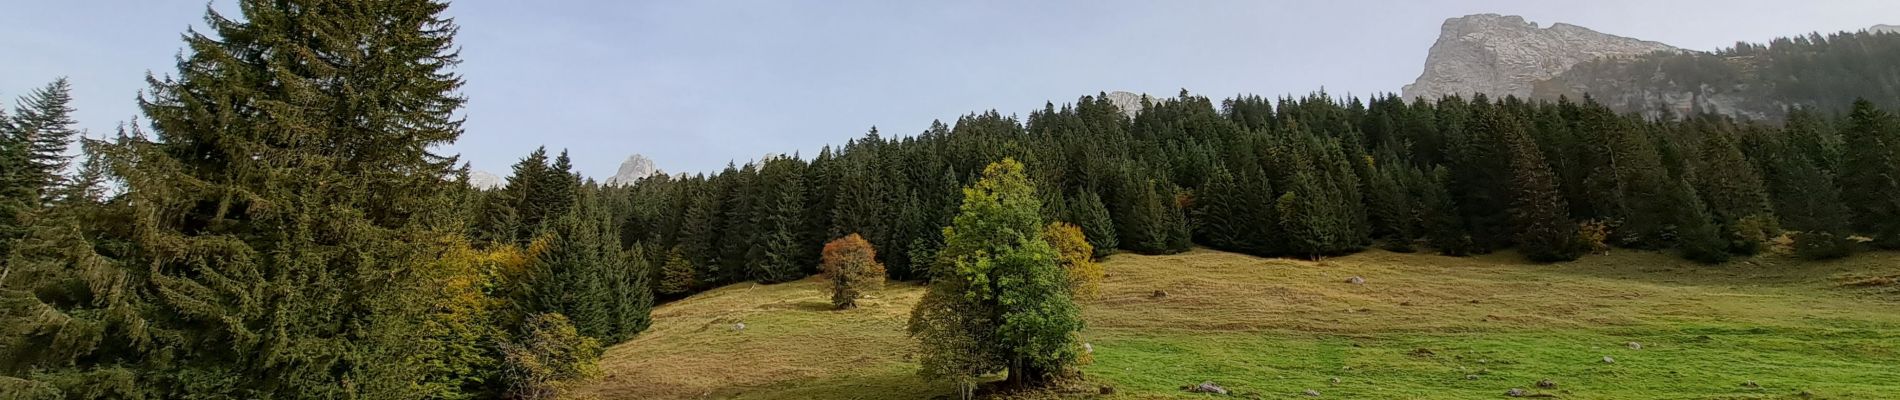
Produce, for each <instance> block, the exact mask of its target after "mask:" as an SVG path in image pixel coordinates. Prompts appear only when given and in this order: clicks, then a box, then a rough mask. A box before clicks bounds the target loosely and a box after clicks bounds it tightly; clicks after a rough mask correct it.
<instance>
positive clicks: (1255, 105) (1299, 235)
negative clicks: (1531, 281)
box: [491, 93, 1900, 297]
mask: <svg viewBox="0 0 1900 400" xmlns="http://www.w3.org/2000/svg"><path fill="white" fill-rule="evenodd" d="M1894 121H1895V117H1894V116H1893V115H1892V114H1891V113H1889V112H1885V111H1882V110H1879V109H1877V108H1875V107H1873V106H1872V105H1871V104H1870V103H1868V102H1864V101H1863V102H1859V103H1856V104H1855V106H1854V107H1853V110H1852V112H1851V113H1848V114H1845V116H1843V117H1840V118H1834V117H1830V116H1828V115H1823V114H1820V113H1817V112H1813V111H1806V110H1795V111H1794V112H1793V113H1791V116H1790V120H1789V121H1788V122H1787V123H1786V124H1785V125H1782V126H1772V125H1766V124H1761V123H1753V122H1746V121H1736V120H1732V119H1728V118H1723V117H1717V116H1710V115H1701V116H1694V117H1689V118H1683V119H1675V120H1644V119H1641V118H1639V117H1636V116H1632V115H1619V114H1617V113H1615V112H1614V111H1612V110H1611V109H1610V108H1609V107H1606V106H1604V105H1601V104H1597V103H1595V102H1593V101H1590V100H1588V99H1584V100H1583V101H1581V102H1574V101H1568V100H1562V101H1557V102H1526V101H1520V100H1518V99H1515V98H1507V99H1504V100H1498V101H1492V100H1489V99H1486V98H1484V97H1483V96H1479V97H1478V98H1474V99H1461V98H1457V97H1450V98H1446V99H1443V100H1441V101H1437V102H1410V103H1408V102H1405V101H1403V100H1400V99H1398V98H1396V97H1390V96H1388V97H1381V98H1376V99H1373V100H1371V101H1370V102H1362V101H1360V100H1358V99H1343V100H1342V99H1335V98H1331V97H1328V96H1326V95H1324V94H1316V95H1312V96H1307V97H1303V98H1285V99H1279V100H1277V101H1269V100H1266V99H1262V98H1259V97H1253V96H1242V97H1236V98H1232V99H1228V100H1225V101H1222V102H1220V104H1219V105H1218V106H1217V105H1216V104H1214V103H1213V102H1212V101H1211V100H1209V99H1207V98H1205V97H1198V96H1191V95H1188V94H1186V93H1183V94H1182V95H1181V96H1179V97H1177V98H1173V99H1163V100H1156V101H1152V102H1150V103H1149V104H1148V105H1147V106H1146V109H1144V110H1142V111H1141V112H1140V113H1138V114H1136V115H1134V116H1133V117H1132V118H1131V117H1129V116H1128V115H1126V114H1124V113H1123V112H1122V110H1120V109H1119V108H1116V107H1115V106H1113V105H1111V104H1109V103H1108V102H1107V101H1105V100H1102V98H1101V97H1098V96H1086V97H1082V98H1081V99H1079V100H1078V101H1077V102H1076V103H1074V104H1072V105H1066V106H1063V107H1059V108H1058V107H1056V106H1054V105H1053V104H1051V105H1049V106H1046V107H1045V108H1044V109H1042V110H1037V111H1034V112H1032V113H1030V114H1029V116H1028V118H1027V119H1026V121H1019V120H1018V119H1016V118H1014V117H1007V116H1003V115H1001V114H999V113H996V112H993V111H992V112H985V113H976V114H970V115H966V116H964V117H962V118H960V119H959V120H958V121H957V122H956V123H955V124H954V125H948V124H942V123H936V124H932V126H931V128H929V129H928V130H925V131H924V132H922V133H920V134H918V135H914V136H908V137H885V136H883V135H881V134H880V133H879V132H878V131H877V130H875V129H873V130H872V131H871V132H870V133H868V134H866V135H865V136H863V137H861V138H857V139H854V140H851V141H849V142H847V143H846V144H845V145H844V146H842V147H839V148H826V149H824V150H823V151H821V152H820V153H819V154H818V155H817V156H816V157H812V158H811V159H810V160H809V161H807V160H805V159H801V158H798V157H785V158H775V159H769V160H764V161H762V162H755V163H748V164H746V165H743V166H729V167H728V168H726V169H725V171H723V172H720V173H716V174H694V175H673V176H666V175H660V176H654V177H651V178H648V179H645V180H642V181H640V182H638V183H637V184H634V185H631V186H629V187H607V188H602V190H603V191H605V193H606V194H603V196H604V197H622V198H626V199H627V201H625V202H622V203H618V204H622V205H625V206H627V207H628V208H627V209H625V210H621V211H616V212H614V214H617V215H624V216H625V217H624V218H621V219H620V220H621V223H622V224H623V225H621V226H622V229H621V232H623V235H622V239H623V240H625V241H626V242H627V245H629V246H635V245H636V244H638V246H636V247H642V248H648V249H663V250H662V251H648V252H645V254H646V255H647V256H648V261H647V263H648V264H650V265H665V266H667V268H663V269H659V270H657V271H656V272H655V274H656V276H655V277H654V278H653V279H655V280H657V281H661V282H666V284H662V285H661V287H662V288H663V289H662V293H663V294H665V295H668V296H675V297H677V296H680V295H684V294H687V293H690V292H692V291H695V290H698V289H703V288H709V287H715V286H719V285H724V284H728V283H733V282H738V281H746V280H761V281H765V282H777V281H783V280H788V279H794V278H798V277H802V276H805V275H806V274H809V273H811V272H813V271H812V269H813V266H815V265H816V262H814V260H815V259H816V258H817V254H816V253H817V249H818V248H820V247H821V246H822V244H823V243H824V241H826V240H828V239H831V238H837V237H841V236H843V235H847V234H853V233H855V234H859V235H862V237H863V238H864V239H865V240H867V241H869V242H870V243H871V244H872V246H873V247H875V248H876V249H878V250H877V254H878V258H879V261H880V262H882V263H884V264H885V265H887V266H889V269H890V274H891V277H892V278H894V279H911V280H914V279H924V278H926V277H928V276H929V274H928V271H926V269H927V268H928V266H929V264H930V263H929V261H928V260H930V259H932V257H931V256H932V255H934V254H935V252H936V251H937V250H938V249H939V248H941V246H942V243H943V242H942V241H943V238H942V236H941V235H942V232H941V228H942V227H943V226H945V225H947V224H948V218H950V217H952V216H954V213H953V212H954V206H955V204H956V202H957V201H959V199H960V198H961V196H962V195H963V194H962V193H961V192H960V189H959V188H961V187H963V186H964V185H966V184H967V183H969V182H971V181H972V180H973V179H974V177H975V175H973V174H975V173H977V172H978V171H980V170H981V168H982V167H983V166H984V165H987V163H989V162H993V161H994V160H998V159H1002V158H1015V159H1018V160H1023V163H1024V164H1025V165H1026V168H1027V170H1026V173H1027V174H1028V176H1030V180H1031V181H1032V182H1034V184H1035V185H1036V189H1037V190H1036V193H1038V196H1039V197H1040V198H1041V199H1042V202H1041V203H1042V204H1043V206H1042V213H1043V215H1044V218H1045V219H1047V220H1051V221H1065V222H1071V223H1074V224H1076V225H1078V226H1079V227H1080V228H1081V229H1082V230H1083V231H1084V232H1085V233H1086V237H1087V240H1088V241H1089V242H1090V244H1092V245H1094V248H1096V249H1097V250H1098V253H1099V254H1106V253H1107V251H1110V250H1112V249H1122V250H1126V251H1133V252H1139V253H1148V254H1157V253H1171V252H1178V251H1182V250H1185V249H1187V248H1188V247H1189V246H1190V245H1192V244H1198V245H1202V246H1208V247H1213V248H1218V249H1224V250H1230V251H1237V252H1244V253H1249V254H1256V255H1263V256H1283V257H1298V258H1318V257H1325V256H1330V255H1339V254H1346V253H1351V252H1354V251H1358V250H1361V249H1363V248H1366V247H1368V246H1375V245H1376V246H1380V247H1384V248H1387V249H1392V250H1397V251H1413V250H1415V249H1420V248H1424V249H1430V250H1431V251H1435V252H1439V253H1443V254H1449V255H1465V254H1474V253H1486V252H1492V251H1497V250H1502V249H1507V248H1516V249H1518V250H1519V251H1520V252H1522V253H1523V254H1524V255H1525V256H1526V257H1527V258H1529V259H1531V260H1534V261H1543V262H1550V261H1564V260H1571V259H1575V258H1577V257H1580V256H1582V255H1584V254H1585V253H1587V252H1590V251H1596V250H1600V249H1604V248H1607V246H1615V247H1624V248H1634V249H1652V250H1667V249H1674V250H1676V251H1679V252H1680V253H1681V254H1683V256H1685V257H1689V258H1692V259H1696V260H1700V261H1705V262H1721V261H1724V260H1727V259H1729V258H1730V257H1733V256H1747V255H1751V254H1755V253H1758V252H1761V251H1763V249H1765V248H1766V247H1767V246H1769V245H1770V244H1771V243H1770V242H1771V241H1772V240H1773V239H1774V238H1776V237H1780V236H1782V235H1783V233H1784V232H1785V233H1791V234H1792V237H1793V238H1794V243H1795V246H1796V248H1798V249H1800V250H1802V254H1804V255H1808V256H1811V257H1823V258H1824V257H1836V256H1840V255H1844V254H1845V252H1846V251H1848V250H1849V249H1850V248H1851V246H1850V244H1851V243H1849V242H1850V241H1852V239H1851V238H1853V237H1857V236H1858V237H1865V238H1870V239H1872V240H1873V242H1874V244H1875V245H1878V246H1881V247H1886V248H1891V247H1893V243H1892V242H1893V241H1894V240H1895V239H1894V237H1895V236H1896V235H1895V233H1893V232H1891V231H1887V230H1888V229H1893V227H1892V226H1891V225H1893V224H1892V223H1887V222H1884V221H1895V220H1896V219H1895V215H1896V214H1895V212H1894V211H1892V210H1893V209H1894V208H1895V207H1892V206H1891V204H1893V201H1894V200H1893V199H1894V197H1893V196H1894V195H1895V193H1900V192H1896V191H1895V190H1894V189H1892V188H1891V187H1892V186H1893V185H1892V184H1891V177H1892V176H1895V173H1894V171H1900V166H1897V165H1896V164H1895V161H1894V160H1896V159H1897V158H1895V155H1896V154H1900V152H1896V146H1897V145H1896V144H1895V143H1900V136H1896V135H1900V132H1896V131H1895V128H1894V126H1895V122H1894ZM1848 143H1854V144H1853V145H1849V144H1848ZM1850 164H1851V165H1850ZM1863 181H1865V182H1864V183H1862V182H1863ZM507 190H511V189H504V190H503V191H501V192H497V193H505V192H506V191H507ZM492 195H493V194H491V196H492ZM1848 221H1855V222H1858V223H1859V224H1849V223H1848ZM1850 225H1851V226H1850ZM1784 230H1785V231H1784Z"/></svg>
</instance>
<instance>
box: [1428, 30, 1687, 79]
mask: <svg viewBox="0 0 1900 400" xmlns="http://www.w3.org/2000/svg"><path fill="white" fill-rule="evenodd" d="M1676 50H1678V49H1677V48H1675V47H1674V46H1670V45H1667V44H1662V43H1657V42H1651V41H1645V40H1637V39H1632V38H1627V37H1622V36H1616V35H1610V34H1606V33H1602V32H1597V31H1594V30H1591V29H1589V28H1585V27H1581V26H1576V25H1571V24H1565V23H1557V24H1553V25H1551V26H1550V27H1548V28H1539V27H1538V26H1537V23H1534V22H1530V21H1525V20H1524V17H1520V16H1516V15H1498V14H1474V15H1467V16H1463V17H1457V18H1450V19H1446V20H1445V23H1444V25H1442V26H1441V27H1440V28H1439V35H1438V42H1436V43H1433V44H1432V48H1431V51H1430V53H1428V54H1427V55H1426V56H1425V71H1424V72H1423V73H1421V74H1419V77H1418V80H1417V81H1414V82H1413V83H1412V84H1410V85H1405V88H1404V89H1403V90H1402V92H1403V93H1404V96H1405V98H1408V99H1410V98H1416V97H1424V98H1427V99H1436V98H1438V97H1440V96H1444V95H1447V94H1458V95H1462V96H1467V97H1469V96H1471V95H1472V94H1473V93H1484V94H1486V95H1487V96H1492V97H1501V96H1505V95H1516V96H1519V97H1528V96H1530V94H1531V86H1532V84H1533V83H1535V82H1538V81H1541V80H1545V79H1550V78H1551V77H1553V76H1556V75H1557V74H1559V73H1562V72H1563V71H1564V70H1567V69H1569V68H1570V67H1571V66H1573V65H1576V64H1577V63H1580V62H1584V61H1589V60H1592V59H1596V58H1599V57H1626V56H1636V55H1643V54H1649V53H1653V52H1658V51H1676Z"/></svg>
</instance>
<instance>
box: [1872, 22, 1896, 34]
mask: <svg viewBox="0 0 1900 400" xmlns="http://www.w3.org/2000/svg"><path fill="white" fill-rule="evenodd" d="M1867 31H1868V32H1878V33H1900V25H1887V24H1880V25H1874V26H1870V27H1867Z"/></svg>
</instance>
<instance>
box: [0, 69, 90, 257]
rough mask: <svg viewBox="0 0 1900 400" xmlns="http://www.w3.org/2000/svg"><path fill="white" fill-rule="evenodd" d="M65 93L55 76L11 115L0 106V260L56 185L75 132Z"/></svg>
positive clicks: (64, 85) (69, 89)
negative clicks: (54, 78)
mask: <svg viewBox="0 0 1900 400" xmlns="http://www.w3.org/2000/svg"><path fill="white" fill-rule="evenodd" d="M71 93H72V85H70V84H67V83H66V79H65V78H60V79H58V80H54V81H53V82H52V83H48V84H46V86H45V87H42V88H39V89H36V90H34V91H33V92H32V93H30V94H28V95H26V96H24V97H21V98H20V100H19V102H18V104H17V106H16V107H15V109H14V110H15V112H16V115H13V116H11V117H9V116H8V115H7V114H6V113H5V112H4V111H5V107H0V260H4V259H5V258H6V256H7V254H8V253H9V249H10V248H12V246H13V242H14V241H17V240H20V239H21V238H22V237H23V236H25V235H26V234H27V230H28V229H29V227H28V225H29V224H30V219H31V218H32V216H31V214H33V213H35V212H36V210H38V209H39V208H41V207H42V206H45V205H46V203H48V202H49V201H51V200H52V198H53V197H54V196H53V194H54V193H53V192H54V190H55V188H56V187H57V186H59V185H60V184H61V183H62V182H61V180H62V179H61V176H60V171H61V170H63V169H65V168H66V159H67V155H66V148H67V146H68V144H69V143H71V141H72V140H73V137H74V136H75V135H76V134H77V131H76V130H75V129H74V128H73V125H74V123H75V122H74V121H73V119H72V111H73V109H72V106H71V102H72V94H71Z"/></svg>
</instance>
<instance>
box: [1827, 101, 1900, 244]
mask: <svg viewBox="0 0 1900 400" xmlns="http://www.w3.org/2000/svg"><path fill="white" fill-rule="evenodd" d="M1841 132H1842V134H1843V136H1845V140H1846V157H1845V159H1844V168H1842V169H1841V173H1840V187H1841V200H1842V201H1844V202H1845V203H1846V204H1847V208H1848V210H1849V211H1850V212H1851V215H1853V219H1852V221H1853V224H1852V227H1853V228H1854V230H1855V231H1856V232H1858V233H1860V234H1863V235H1867V237H1870V238H1873V244H1874V245H1875V246H1878V247H1881V248H1887V249H1900V119H1896V118H1895V117H1894V116H1893V114H1891V113H1888V112H1886V111H1882V110H1880V109H1878V108H1875V107H1874V105H1873V103H1872V102H1869V101H1867V100H1866V99H1858V100H1855V101H1854V108H1853V111H1851V112H1849V113H1848V115H1847V124H1846V127H1845V128H1844V129H1842V131H1841Z"/></svg>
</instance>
